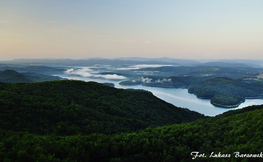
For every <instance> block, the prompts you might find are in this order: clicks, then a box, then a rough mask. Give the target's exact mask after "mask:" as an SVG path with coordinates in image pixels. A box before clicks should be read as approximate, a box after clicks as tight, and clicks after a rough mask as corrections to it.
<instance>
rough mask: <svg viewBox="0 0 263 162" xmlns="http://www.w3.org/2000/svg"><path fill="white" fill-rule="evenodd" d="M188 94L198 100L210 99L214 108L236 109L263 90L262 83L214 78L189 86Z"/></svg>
mask: <svg viewBox="0 0 263 162" xmlns="http://www.w3.org/2000/svg"><path fill="white" fill-rule="evenodd" d="M188 92H189V93H194V94H195V95H196V96H197V97H199V98H208V99H211V103H212V104H214V105H216V106H220V107H237V106H238V105H239V104H240V103H242V102H244V101H245V98H259V97H260V96H261V95H262V94H263V88H262V83H258V84H255V83H249V82H244V81H239V80H236V79H231V78H227V77H216V78H211V79H207V80H204V81H200V82H197V83H193V84H191V85H190V86H189V87H188Z"/></svg>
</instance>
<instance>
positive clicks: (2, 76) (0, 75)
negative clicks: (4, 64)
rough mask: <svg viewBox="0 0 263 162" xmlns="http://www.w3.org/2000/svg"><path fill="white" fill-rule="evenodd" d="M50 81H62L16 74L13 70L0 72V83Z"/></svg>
mask: <svg viewBox="0 0 263 162" xmlns="http://www.w3.org/2000/svg"><path fill="white" fill-rule="evenodd" d="M51 80H62V78H60V77H58V76H51V75H44V74H39V73H32V72H26V73H18V72H17V71H15V70H10V69H6V70H4V71H0V82H6V83H33V82H43V81H51Z"/></svg>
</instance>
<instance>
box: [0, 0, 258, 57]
mask: <svg viewBox="0 0 263 162" xmlns="http://www.w3.org/2000/svg"><path fill="white" fill-rule="evenodd" d="M262 54H263V1H262V0H0V60H11V59H19V58H25V59H28V58H69V59H86V58H94V57H103V58H118V57H149V58H159V57H170V58H177V59H263V55H262Z"/></svg>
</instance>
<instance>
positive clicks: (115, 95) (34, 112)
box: [0, 80, 204, 135]
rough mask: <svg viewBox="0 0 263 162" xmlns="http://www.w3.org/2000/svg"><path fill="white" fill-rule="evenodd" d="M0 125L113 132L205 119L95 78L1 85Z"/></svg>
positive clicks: (51, 130)
mask: <svg viewBox="0 0 263 162" xmlns="http://www.w3.org/2000/svg"><path fill="white" fill-rule="evenodd" d="M0 105H1V106H0V128H1V129H4V130H12V131H27V132H30V133H34V134H40V135H43V134H55V135H73V134H78V133H80V134H91V133H105V134H113V133H119V132H132V131H138V130H141V129H144V128H147V127H149V126H152V127H156V126H164V125H171V124H175V123H182V122H190V121H194V120H197V119H200V118H204V115H201V114H199V113H197V112H194V111H190V110H188V109H183V108H178V107H175V106H173V105H172V104H169V103H166V102H165V101H163V100H161V99H159V98H157V97H155V96H154V95H153V94H152V93H150V92H146V91H137V90H135V91H129V90H124V89H116V88H113V87H109V86H106V85H103V84H99V83H95V82H83V81H70V80H62V81H50V82H39V83H15V84H11V83H0Z"/></svg>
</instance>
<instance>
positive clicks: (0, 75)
mask: <svg viewBox="0 0 263 162" xmlns="http://www.w3.org/2000/svg"><path fill="white" fill-rule="evenodd" d="M0 81H2V82H8V83H19V82H23V83H31V82H33V80H31V79H29V78H27V77H26V76H24V75H22V74H20V73H18V72H16V71H14V70H5V71H2V72H0Z"/></svg>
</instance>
